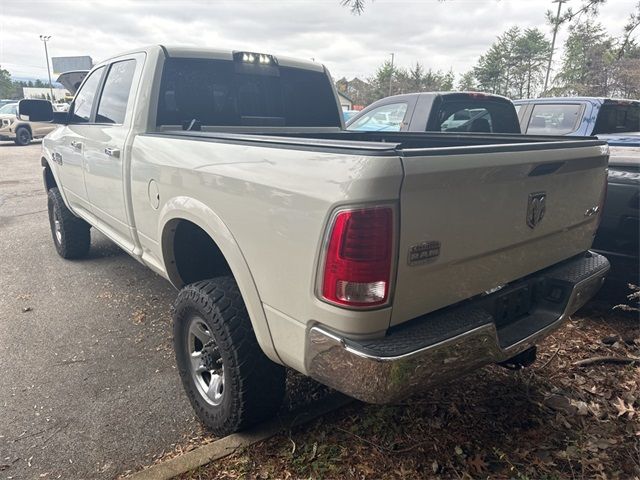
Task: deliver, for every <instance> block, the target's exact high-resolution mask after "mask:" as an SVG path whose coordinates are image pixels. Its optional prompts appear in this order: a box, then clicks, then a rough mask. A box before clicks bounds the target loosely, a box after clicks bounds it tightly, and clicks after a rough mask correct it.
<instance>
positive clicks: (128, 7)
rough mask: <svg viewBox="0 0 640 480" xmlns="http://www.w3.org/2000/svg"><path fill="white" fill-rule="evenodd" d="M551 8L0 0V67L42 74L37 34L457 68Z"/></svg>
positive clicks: (114, 48) (79, 45) (577, 0)
mask: <svg viewBox="0 0 640 480" xmlns="http://www.w3.org/2000/svg"><path fill="white" fill-rule="evenodd" d="M637 1H638V0H608V2H607V4H606V6H604V7H602V8H601V12H600V17H599V20H600V21H601V22H602V23H603V24H604V26H605V27H606V28H607V30H608V31H609V32H610V33H611V34H615V35H617V34H619V33H620V32H621V31H622V27H623V25H624V23H625V21H626V18H627V16H628V15H629V13H630V12H631V11H632V10H633V8H634V5H635V4H636V3H637ZM580 4H581V0H570V1H569V3H568V5H569V6H571V5H573V6H574V7H578V6H579V5H580ZM554 7H555V4H552V3H551V0H447V1H445V2H439V1H437V0H413V1H402V0H374V1H373V2H371V1H370V0H368V1H367V8H366V10H365V12H364V13H363V14H362V15H361V16H355V15H352V14H351V13H350V12H349V9H347V8H345V7H342V6H340V1H339V0H279V1H275V0H237V1H215V0H211V1H207V2H205V1H167V0H156V1H153V2H151V1H149V2H147V1H133V0H132V1H123V0H118V1H113V0H111V1H86V0H85V1H82V0H77V1H28V0H0V22H1V24H0V65H1V66H2V67H3V68H6V69H8V70H9V71H10V72H11V73H12V74H13V75H14V76H37V77H41V78H45V77H46V64H45V57H44V50H43V46H42V42H41V41H40V40H39V38H38V37H39V34H48V35H51V36H52V38H51V41H50V42H49V55H50V56H68V55H90V56H91V57H93V59H94V61H99V60H101V59H104V58H107V57H109V56H111V55H113V54H116V53H118V52H120V51H124V50H129V49H131V48H136V47H139V46H141V45H146V44H153V43H163V44H167V45H178V44H180V45H198V46H211V47H217V48H229V49H236V50H251V51H257V52H269V53H274V54H276V55H278V54H281V55H289V56H294V57H301V58H314V59H315V60H316V61H318V62H322V63H324V64H326V65H327V66H328V67H329V69H330V71H331V73H332V74H333V76H334V78H340V77H342V76H347V77H349V78H351V77H353V76H361V77H363V78H366V77H367V76H370V75H371V74H373V72H374V71H375V69H376V67H377V66H378V65H380V64H381V63H382V62H383V61H384V60H387V59H389V58H390V57H389V53H390V52H394V53H395V58H396V65H402V66H408V65H409V64H410V63H413V62H415V61H420V62H421V63H422V64H423V65H424V66H425V67H427V68H433V69H441V70H449V69H452V70H453V71H454V72H455V73H456V74H460V73H463V72H465V71H466V70H468V69H469V68H471V67H472V66H473V65H474V64H475V62H476V61H477V59H478V57H479V55H481V54H482V53H483V52H484V51H485V50H486V49H487V48H488V47H489V46H490V45H491V43H492V42H493V41H494V40H495V37H496V35H498V34H500V33H502V32H503V31H504V30H505V29H507V28H509V27H511V26H513V25H517V26H520V27H522V28H526V27H536V26H537V27H540V28H542V29H543V30H544V31H545V32H548V31H549V27H548V26H547V25H546V24H545V17H544V14H545V11H546V10H547V9H550V8H554ZM564 37H565V32H564V31H563V32H561V34H560V37H559V39H560V44H561V41H562V39H563V38H564ZM559 56H560V55H559ZM559 56H558V57H559Z"/></svg>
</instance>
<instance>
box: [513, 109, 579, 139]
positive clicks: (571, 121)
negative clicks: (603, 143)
mask: <svg viewBox="0 0 640 480" xmlns="http://www.w3.org/2000/svg"><path fill="white" fill-rule="evenodd" d="M583 110H584V105H582V104H580V103H567V104H558V103H538V104H536V105H534V106H533V110H532V112H531V118H530V119H529V125H528V126H527V131H526V133H527V134H530V135H567V134H569V133H572V132H575V131H576V130H577V129H578V127H579V125H580V119H581V118H582V112H583Z"/></svg>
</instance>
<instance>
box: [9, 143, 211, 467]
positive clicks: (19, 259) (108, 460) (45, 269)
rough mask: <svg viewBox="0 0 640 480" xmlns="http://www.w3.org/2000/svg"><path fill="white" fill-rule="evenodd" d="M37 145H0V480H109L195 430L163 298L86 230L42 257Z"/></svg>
mask: <svg viewBox="0 0 640 480" xmlns="http://www.w3.org/2000/svg"><path fill="white" fill-rule="evenodd" d="M40 149H41V146H40V144H39V143H35V144H32V145H30V146H28V147H16V146H14V145H13V144H12V143H6V142H2V143H0V478H7V479H9V478H14V479H31V478H34V479H42V478H45V479H55V478H64V479H68V478H82V479H91V478H113V477H115V476H117V475H119V474H122V473H123V472H126V471H127V470H132V469H136V468H139V467H140V466H141V465H145V464H149V463H151V462H152V460H153V458H154V457H156V456H159V455H160V454H162V453H163V452H167V451H171V450H173V449H174V448H175V445H176V444H179V443H181V442H183V441H185V439H187V438H189V437H190V436H191V435H194V434H195V432H197V431H198V430H199V428H200V427H199V424H198V422H197V420H196V419H195V417H194V415H193V412H192V410H191V407H190V406H189V404H188V402H187V400H186V397H185V396H184V394H183V392H182V387H181V385H180V380H179V377H178V373H177V371H176V369H175V367H174V359H173V351H172V347H171V321H170V314H169V308H170V305H171V302H172V301H173V299H174V298H175V294H176V292H175V290H174V289H173V287H171V285H169V283H168V282H167V281H165V280H164V279H162V278H160V277H159V276H157V275H155V274H154V273H152V272H151V271H150V270H149V269H147V268H146V267H144V266H143V265H141V264H139V263H137V262H136V261H135V260H133V259H132V258H131V257H129V256H128V255H127V254H125V253H124V252H122V251H121V250H120V249H119V248H118V247H116V246H115V245H114V244H112V243H111V242H110V241H109V240H108V239H106V238H105V237H104V236H103V235H101V234H99V233H98V232H96V231H95V230H92V233H91V235H92V238H91V251H90V254H89V256H88V258H86V259H83V260H77V261H68V260H64V259H62V258H60V257H59V256H58V255H57V254H56V251H55V249H54V246H53V243H52V240H51V234H50V231H49V224H48V219H47V210H46V208H47V199H46V194H45V191H44V188H43V185H42V173H41V167H40Z"/></svg>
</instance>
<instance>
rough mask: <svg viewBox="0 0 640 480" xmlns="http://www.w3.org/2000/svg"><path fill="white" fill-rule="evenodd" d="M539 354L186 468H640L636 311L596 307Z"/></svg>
mask: <svg viewBox="0 0 640 480" xmlns="http://www.w3.org/2000/svg"><path fill="white" fill-rule="evenodd" d="M539 352H540V353H539V356H538V360H537V361H536V363H535V364H534V365H533V366H532V367H530V368H528V369H525V370H521V371H518V372H512V371H508V370H504V369H502V368H499V367H489V368H486V369H484V370H481V371H479V372H476V373H474V374H473V375H470V376H468V377H465V378H463V379H460V380H459V381H457V382H454V383H450V384H448V385H444V386H441V387H439V388H436V389H433V390H432V391H430V392H427V393H424V394H421V395H418V396H415V397H413V398H411V399H409V400H407V401H406V402H404V403H402V404H396V405H389V406H373V405H364V404H361V403H357V402H356V403H354V404H353V405H351V406H348V407H346V408H344V409H342V410H341V411H339V412H335V413H333V414H329V415H327V416H325V417H324V418H322V419H320V420H318V421H316V422H314V423H313V424H312V425H310V426H306V427H303V428H299V429H294V430H293V431H290V432H287V434H284V435H280V436H278V437H275V438H273V439H271V440H269V441H268V442H264V443H262V444H259V445H256V446H254V447H251V448H248V449H247V450H245V451H244V452H242V453H239V454H236V455H234V456H232V457H229V458H228V459H225V460H222V461H219V462H216V463H215V464H211V465H209V466H207V467H203V468H201V469H198V470H197V471H194V472H191V473H190V474H188V475H185V476H184V477H182V478H190V479H232V478H460V479H463V478H466V479H468V478H517V479H529V478H602V479H605V478H607V479H615V478H621V479H626V478H638V477H640V364H638V363H637V362H629V363H625V364H619V363H600V362H596V363H593V364H591V365H580V364H576V362H579V361H581V360H585V359H589V358H591V359H592V358H594V357H617V358H637V357H639V356H640V323H639V319H638V316H637V314H636V313H634V312H632V313H629V314H624V313H620V312H613V311H611V310H609V309H606V310H602V309H597V308H594V307H591V308H590V309H589V310H583V311H581V312H579V314H577V315H575V316H574V318H573V319H572V320H571V321H570V322H569V323H568V324H567V325H566V326H565V327H563V328H562V329H561V330H559V331H558V332H556V333H555V334H554V335H553V336H551V337H549V338H548V339H546V341H545V342H543V343H542V344H541V345H540V349H539Z"/></svg>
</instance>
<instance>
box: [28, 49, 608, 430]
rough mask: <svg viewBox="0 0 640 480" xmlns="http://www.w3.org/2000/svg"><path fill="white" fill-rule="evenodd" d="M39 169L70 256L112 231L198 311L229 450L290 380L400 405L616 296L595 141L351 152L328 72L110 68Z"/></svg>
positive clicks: (132, 62) (599, 145) (199, 345)
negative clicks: (610, 288)
mask: <svg viewBox="0 0 640 480" xmlns="http://www.w3.org/2000/svg"><path fill="white" fill-rule="evenodd" d="M20 111H21V112H23V113H24V114H27V115H30V116H31V118H34V119H35V118H38V119H40V120H49V121H54V122H56V123H58V124H59V127H58V128H57V129H56V130H55V131H54V132H52V133H51V134H49V135H48V136H47V137H46V138H45V140H44V142H43V149H42V160H41V161H42V166H43V172H44V181H45V186H46V189H47V190H48V202H49V203H48V208H49V218H50V224H51V231H52V237H53V242H54V245H55V247H56V249H57V251H58V253H59V254H60V255H61V256H62V257H64V258H78V257H82V256H83V255H84V254H86V253H87V251H88V249H89V246H90V228H96V229H97V230H100V231H101V232H103V233H104V234H105V235H106V236H108V237H109V238H111V239H112V240H113V241H114V242H116V243H117V244H118V245H120V246H121V247H122V248H123V249H124V250H126V251H127V252H128V253H129V254H130V255H132V256H133V257H134V258H136V259H137V260H139V261H140V262H142V263H143V264H145V265H147V266H148V267H149V268H151V269H153V270H155V271H156V272H157V273H159V274H160V275H162V276H164V277H165V278H167V279H168V280H169V281H170V282H171V283H172V284H173V285H175V287H176V288H178V289H180V292H179V294H178V298H177V300H176V302H175V306H174V313H173V317H174V347H175V352H176V359H177V364H178V370H179V372H180V375H181V378H182V381H183V384H184V387H185V391H186V393H187V395H188V397H189V399H190V401H191V403H192V405H193V407H194V409H195V411H196V412H197V414H198V415H199V417H200V418H201V419H202V421H203V422H204V423H205V424H206V425H208V426H209V427H210V428H211V429H212V430H213V431H214V432H216V433H217V434H225V433H228V432H232V431H235V430H238V429H240V428H243V427H245V426H247V425H250V424H252V423H254V422H257V421H260V420H262V419H265V418H267V417H269V416H271V415H273V414H274V412H276V411H277V409H278V407H279V405H280V402H281V400H282V397H283V395H284V389H285V368H284V366H288V367H291V368H294V369H296V370H298V371H300V372H302V373H304V374H307V375H310V376H312V377H313V378H315V379H317V380H318V381H320V382H322V383H325V384H327V385H329V386H331V387H334V388H336V389H338V390H340V391H342V392H344V393H347V394H349V395H352V396H354V397H357V398H360V399H362V400H365V401H369V402H389V401H395V400H397V399H400V398H403V397H405V396H407V395H410V394H411V393H412V392H415V391H416V390H418V389H420V388H424V387H426V386H429V385H433V384H435V383H437V382H440V381H444V380H447V379H450V378H455V377H457V376H460V375H462V374H464V373H465V372H468V371H470V370H472V369H475V368H478V367H480V366H482V365H485V364H487V363H491V362H508V363H509V364H510V365H524V364H527V363H528V362H530V361H531V360H532V358H533V356H534V350H533V346H534V344H535V342H536V341H537V340H538V339H539V338H541V337H543V336H544V335H547V334H548V333H549V332H550V331H551V330H553V329H554V328H557V327H558V326H560V325H561V324H562V322H563V320H565V319H566V318H567V316H568V315H570V314H571V313H573V312H574V311H575V310H576V309H578V308H579V307H580V306H581V305H583V304H584V303H585V302H586V301H587V300H588V299H589V298H590V297H591V296H592V295H593V294H594V293H595V292H596V291H597V290H598V288H599V287H600V285H601V283H602V282H603V279H604V277H605V274H606V272H607V270H608V268H609V266H608V262H607V260H606V259H605V258H604V257H602V256H600V255H598V254H594V253H590V252H589V251H588V249H589V247H590V246H591V242H592V240H593V235H594V232H595V230H596V228H597V224H598V221H599V218H600V207H601V204H602V201H603V196H604V186H605V175H606V173H605V169H606V163H607V156H608V147H607V145H606V143H605V142H603V141H600V140H595V139H581V138H564V137H527V136H520V135H504V136H500V135H479V134H446V133H386V132H384V133H380V132H364V133H363V132H349V131H344V129H343V123H342V116H341V114H340V106H339V103H338V100H337V97H336V94H335V91H334V89H333V85H332V82H331V78H330V76H329V74H328V72H327V71H326V70H325V68H324V67H323V66H322V65H320V64H317V63H312V62H307V61H301V60H293V59H289V58H285V57H274V56H272V55H266V54H262V53H255V52H237V51H234V52H231V51H219V50H207V49H185V48H166V47H163V46H157V47H150V48H145V49H141V50H137V51H133V52H130V53H126V54H123V55H120V56H117V57H114V58H111V59H109V60H106V61H104V62H102V63H100V64H98V65H97V66H96V67H95V68H94V69H93V70H92V71H91V72H90V73H89V75H88V76H87V77H86V78H85V80H84V81H83V84H82V85H81V86H80V89H79V90H78V92H77V93H76V96H75V99H74V101H73V103H72V105H71V107H70V109H69V112H67V113H61V112H52V111H51V106H50V104H49V103H48V102H38V101H23V102H22V103H21V106H20Z"/></svg>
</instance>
